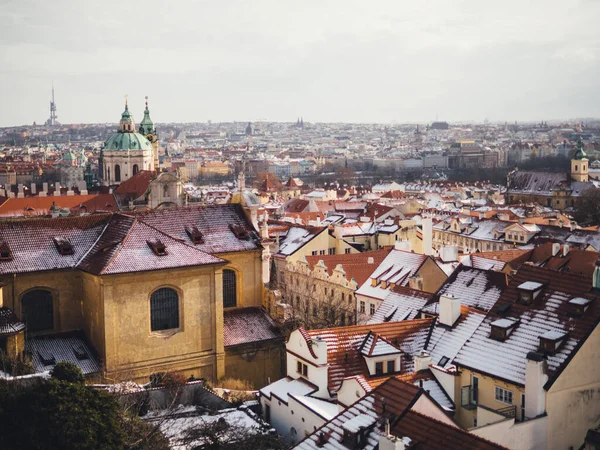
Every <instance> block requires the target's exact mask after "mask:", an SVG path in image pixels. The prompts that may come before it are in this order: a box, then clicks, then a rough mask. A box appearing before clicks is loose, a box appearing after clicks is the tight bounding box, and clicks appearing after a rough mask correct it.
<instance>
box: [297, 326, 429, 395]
mask: <svg viewBox="0 0 600 450" xmlns="http://www.w3.org/2000/svg"><path fill="white" fill-rule="evenodd" d="M432 322H433V321H432V319H420V320H406V321H402V322H389V323H382V324H374V325H354V326H349V327H339V328H329V329H325V330H304V328H300V329H299V330H300V333H301V334H302V336H303V337H304V339H306V340H307V344H308V342H309V340H311V339H316V338H319V339H322V340H323V341H325V342H326V344H327V365H328V367H329V370H328V374H327V376H328V380H327V384H328V387H329V391H330V392H331V393H335V392H336V391H337V390H338V389H339V387H340V385H341V383H342V380H343V379H344V378H346V377H350V376H354V375H365V376H369V371H368V368H367V365H366V363H365V361H364V358H363V356H362V355H361V351H362V348H363V344H365V342H366V341H367V338H368V336H369V335H373V334H376V335H377V336H378V337H382V338H384V339H385V341H384V342H386V343H387V344H388V345H391V346H393V347H396V348H398V349H400V350H401V351H402V352H403V353H408V354H410V355H412V354H414V353H415V352H416V351H418V350H420V349H421V348H423V346H424V344H425V339H426V338H427V334H428V333H429V327H430V326H431V324H432ZM309 348H310V345H309ZM386 348H387V347H386ZM401 370H402V371H403V372H410V371H412V358H410V359H409V358H406V359H404V358H403V360H402V367H401Z"/></svg>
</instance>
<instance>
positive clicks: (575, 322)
mask: <svg viewBox="0 0 600 450" xmlns="http://www.w3.org/2000/svg"><path fill="white" fill-rule="evenodd" d="M533 280H535V281H533ZM525 281H532V282H533V283H534V284H535V285H536V286H539V285H546V286H547V287H546V288H545V290H544V292H543V293H542V294H540V295H539V296H538V298H536V299H535V300H534V303H533V304H532V305H526V304H522V303H519V301H518V299H519V288H520V286H521V285H522V284H523V283H524V282H525ZM587 281H588V280H587V278H586V277H585V276H582V275H579V274H576V273H571V272H557V271H554V270H545V269H541V268H537V267H533V266H529V265H523V266H521V268H520V269H519V270H518V272H517V273H516V274H515V276H514V278H513V280H512V281H511V283H510V284H509V285H508V286H507V288H506V289H505V290H504V292H503V294H502V296H501V298H500V299H499V300H498V302H496V305H495V306H494V307H493V308H492V310H491V311H490V312H489V314H488V316H487V317H486V318H485V320H484V321H483V322H482V323H481V325H479V327H478V328H477V330H476V331H475V332H474V333H473V336H472V337H471V338H470V339H469V341H467V342H466V343H465V345H464V346H463V348H462V349H461V350H460V351H459V352H458V355H457V356H456V358H455V359H454V362H455V363H456V364H457V365H459V366H463V367H469V368H471V369H472V370H475V371H481V372H484V373H487V374H489V375H492V376H496V377H499V378H502V379H504V380H507V381H509V382H514V383H517V384H520V385H523V384H524V383H525V367H526V363H527V354H528V353H529V352H537V351H539V345H540V342H539V337H540V336H543V335H544V334H545V333H548V332H550V331H553V330H559V331H560V330H563V331H565V332H566V331H567V330H568V336H567V337H565V338H564V340H563V343H562V345H561V346H560V347H559V348H558V349H557V350H556V352H555V353H554V354H551V355H547V363H548V375H549V377H550V381H549V382H548V383H550V384H551V383H552V382H553V381H554V379H555V377H556V376H558V374H560V372H561V370H562V368H563V367H564V365H565V364H566V362H567V360H568V358H569V356H570V355H571V354H572V353H573V352H574V351H575V349H576V348H578V345H579V344H580V343H581V342H582V340H584V339H586V338H587V337H588V336H589V335H590V333H591V332H592V330H594V328H595V327H596V324H597V321H598V320H599V319H600V301H598V298H597V297H595V296H594V298H595V299H596V301H592V302H591V304H590V306H589V307H588V309H587V311H586V314H583V315H581V316H572V315H571V314H570V308H569V305H568V302H569V301H570V300H571V299H572V298H573V297H578V296H579V297H580V296H583V295H585V296H586V297H590V298H592V297H591V295H590V294H589V291H590V289H591V286H588V283H587ZM507 305H508V308H509V309H508V313H509V314H510V316H511V319H518V320H519V323H518V325H517V326H516V327H514V329H513V331H512V332H511V333H510V334H509V335H508V336H507V337H506V339H505V340H504V341H498V340H494V339H492V338H491V337H490V331H491V326H492V325H493V324H496V323H497V321H498V319H505V318H504V317H503V315H504V312H505V311H506V308H507ZM500 323H501V324H504V321H502V322H500ZM511 323H512V322H511ZM547 386H548V385H547Z"/></svg>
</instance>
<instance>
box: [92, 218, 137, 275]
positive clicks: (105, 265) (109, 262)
mask: <svg viewBox="0 0 600 450" xmlns="http://www.w3.org/2000/svg"><path fill="white" fill-rule="evenodd" d="M116 216H122V217H126V218H128V219H131V220H132V222H131V225H130V226H129V229H128V230H127V234H126V235H125V237H124V238H123V240H122V241H121V242H120V243H119V248H118V249H117V251H116V252H114V253H113V254H112V255H111V257H110V259H109V260H108V261H107V262H106V264H104V267H102V270H100V272H99V275H102V274H104V273H105V272H106V269H107V268H108V266H110V264H111V263H112V262H113V261H114V259H115V258H116V257H117V255H118V254H119V253H121V250H122V249H123V247H124V246H125V242H126V241H127V240H128V239H129V236H131V230H132V229H133V226H134V225H135V223H136V221H137V218H136V217H132V216H127V215H125V214H119V213H115V214H113V217H112V218H114V217H116ZM112 218H111V220H112Z"/></svg>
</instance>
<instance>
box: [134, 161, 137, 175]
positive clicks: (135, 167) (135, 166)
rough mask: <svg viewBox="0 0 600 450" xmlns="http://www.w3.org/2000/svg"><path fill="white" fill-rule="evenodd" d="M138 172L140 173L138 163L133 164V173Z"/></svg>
mask: <svg viewBox="0 0 600 450" xmlns="http://www.w3.org/2000/svg"><path fill="white" fill-rule="evenodd" d="M136 173H138V165H137V164H134V165H133V174H134V175H135V174H136Z"/></svg>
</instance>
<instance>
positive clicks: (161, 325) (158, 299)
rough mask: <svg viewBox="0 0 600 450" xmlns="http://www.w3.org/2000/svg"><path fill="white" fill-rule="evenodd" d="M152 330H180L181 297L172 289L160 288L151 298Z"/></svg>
mask: <svg viewBox="0 0 600 450" xmlns="http://www.w3.org/2000/svg"><path fill="white" fill-rule="evenodd" d="M150 328H151V330H152V331H160V330H171V329H173V328H179V296H178V295H177V291H175V290H174V289H171V288H160V289H157V290H156V291H154V292H153V293H152V296H151V297H150Z"/></svg>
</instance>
